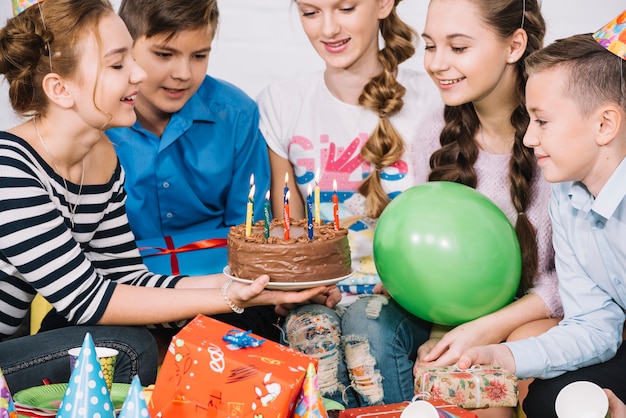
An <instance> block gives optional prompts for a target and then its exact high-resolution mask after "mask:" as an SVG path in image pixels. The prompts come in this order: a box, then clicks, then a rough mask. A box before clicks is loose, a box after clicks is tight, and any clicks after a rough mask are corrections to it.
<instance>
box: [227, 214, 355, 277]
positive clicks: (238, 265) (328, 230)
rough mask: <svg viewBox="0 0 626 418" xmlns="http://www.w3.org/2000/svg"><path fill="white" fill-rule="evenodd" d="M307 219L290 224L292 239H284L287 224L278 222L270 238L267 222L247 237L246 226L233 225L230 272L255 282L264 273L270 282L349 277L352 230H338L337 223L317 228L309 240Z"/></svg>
mask: <svg viewBox="0 0 626 418" xmlns="http://www.w3.org/2000/svg"><path fill="white" fill-rule="evenodd" d="M306 228H307V222H306V220H304V219H303V220H299V221H294V220H291V222H290V239H288V240H285V239H283V222H282V220H274V221H272V223H271V225H270V232H269V238H267V239H266V238H265V233H264V229H265V228H264V221H259V222H257V223H256V224H255V225H253V227H252V233H251V235H250V236H246V227H245V225H238V226H233V227H231V229H230V232H229V234H228V266H229V268H230V273H231V274H232V275H233V276H235V277H239V278H242V279H249V280H254V279H256V278H257V277H259V276H260V275H262V274H267V275H269V276H270V282H294V283H297V282H315V281H322V280H329V279H335V278H340V277H344V276H347V275H348V274H350V273H351V272H352V269H351V258H350V246H349V244H348V230H346V229H343V228H340V229H339V231H335V229H334V227H333V224H332V223H328V224H323V225H319V226H317V225H316V226H314V227H313V240H309V238H308V234H307V229H306Z"/></svg>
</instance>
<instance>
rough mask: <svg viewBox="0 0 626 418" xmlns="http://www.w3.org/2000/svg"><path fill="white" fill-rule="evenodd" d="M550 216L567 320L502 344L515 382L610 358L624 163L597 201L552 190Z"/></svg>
mask: <svg viewBox="0 0 626 418" xmlns="http://www.w3.org/2000/svg"><path fill="white" fill-rule="evenodd" d="M550 216H551V218H552V224H553V241H554V249H555V252H556V260H555V262H556V270H557V274H558V276H559V292H560V295H561V300H562V302H563V310H564V319H563V320H562V321H561V323H560V324H559V326H557V327H554V328H552V329H550V330H549V331H548V332H546V333H545V334H543V335H541V336H539V337H536V338H531V339H529V340H522V341H516V342H511V343H507V345H508V347H509V348H510V349H511V351H512V352H513V356H514V357H515V367H516V374H517V376H518V377H520V378H526V377H541V378H551V377H555V376H558V375H560V374H562V373H564V372H566V371H569V370H575V369H578V368H580V367H584V366H589V365H592V364H597V363H600V362H604V361H607V360H610V359H611V358H612V357H613V356H614V355H615V353H616V351H617V349H618V347H619V346H620V344H621V343H622V328H623V325H624V308H626V159H624V160H623V161H622V162H621V164H620V165H619V166H618V168H617V170H615V172H614V173H613V175H612V176H611V178H610V179H609V181H608V182H607V183H606V184H605V185H604V187H603V188H602V190H601V191H600V193H599V194H598V196H597V197H596V198H594V196H593V195H592V194H591V193H589V191H588V190H587V188H586V187H585V186H584V185H583V184H581V183H579V182H574V183H572V182H569V183H561V184H555V185H553V187H552V200H551V202H550Z"/></svg>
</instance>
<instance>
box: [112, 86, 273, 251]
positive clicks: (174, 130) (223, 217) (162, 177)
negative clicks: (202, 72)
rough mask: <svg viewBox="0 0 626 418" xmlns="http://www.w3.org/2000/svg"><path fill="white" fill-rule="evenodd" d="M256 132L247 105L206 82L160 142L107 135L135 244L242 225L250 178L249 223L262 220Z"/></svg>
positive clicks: (266, 174) (131, 132)
mask: <svg viewBox="0 0 626 418" xmlns="http://www.w3.org/2000/svg"><path fill="white" fill-rule="evenodd" d="M258 126H259V113H258V109H257V106H256V103H255V102H254V101H253V100H252V99H251V98H250V97H248V96H247V95H246V94H245V93H244V92H243V91H241V90H240V89H238V88H237V87H235V86H233V85H231V84H228V83H226V82H224V81H221V80H217V79H214V78H212V77H209V76H207V77H206V78H205V80H204V82H203V83H202V85H201V86H200V88H199V89H198V91H197V92H196V94H195V95H193V96H192V98H191V99H190V100H189V101H188V102H187V103H186V104H185V106H184V107H183V108H182V109H181V110H180V111H178V112H176V113H174V114H173V115H172V118H171V120H170V122H169V123H168V125H167V127H166V128H165V131H164V132H163V135H162V136H161V138H159V137H157V136H156V135H154V134H153V133H151V132H149V131H147V130H146V129H144V128H143V127H142V126H141V124H140V123H139V122H136V123H135V124H134V125H133V126H132V127H130V128H115V129H110V130H108V131H107V135H108V136H109V138H110V139H111V141H112V142H113V144H114V145H115V149H116V151H117V155H118V157H119V159H120V162H121V164H122V167H123V168H124V170H125V172H126V183H125V188H126V192H127V193H128V200H127V204H126V209H127V212H128V218H129V221H130V225H131V228H132V230H133V232H134V233H135V236H136V237H137V239H147V238H155V237H161V236H164V235H176V234H180V233H188V232H193V231H197V230H207V229H210V230H212V229H216V228H224V227H228V226H232V225H237V224H241V223H244V222H245V219H246V218H245V216H246V205H247V202H248V193H249V191H250V175H251V174H254V184H255V190H256V193H255V199H254V203H255V205H254V207H255V211H254V212H255V214H254V219H255V220H260V219H263V202H264V200H265V193H266V192H267V190H269V187H270V183H269V181H270V169H269V159H268V153H267V146H266V144H265V140H264V138H263V136H262V134H261V132H260V131H259V128H258Z"/></svg>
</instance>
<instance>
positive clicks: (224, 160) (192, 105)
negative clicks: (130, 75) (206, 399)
mask: <svg viewBox="0 0 626 418" xmlns="http://www.w3.org/2000/svg"><path fill="white" fill-rule="evenodd" d="M119 15H120V17H121V18H122V20H124V23H125V24H126V26H127V27H128V29H129V32H130V34H131V36H132V37H133V41H134V43H133V50H132V53H133V57H134V58H135V60H136V61H137V62H138V63H139V65H140V66H141V67H143V69H144V70H145V71H146V72H147V78H146V79H145V81H143V82H142V83H141V85H140V86H139V93H138V95H137V97H136V102H135V112H136V114H137V121H136V122H135V124H134V125H133V126H131V127H130V128H116V129H110V130H108V131H107V132H106V133H107V135H108V136H109V138H110V139H111V141H112V142H113V144H114V146H115V149H116V152H117V155H118V157H119V159H120V162H121V164H122V167H123V168H124V171H125V172H126V180H125V189H126V192H127V194H128V199H127V201H126V211H127V213H128V218H129V221H130V226H131V229H132V231H133V233H134V234H135V237H136V238H137V239H147V238H155V237H162V236H166V235H176V234H182V233H187V232H197V231H207V230H214V229H219V228H226V227H229V226H232V225H237V224H241V223H244V222H245V220H246V204H247V203H248V193H249V191H250V189H251V185H250V183H251V176H252V175H253V176H254V178H253V180H254V185H255V190H256V196H255V202H263V200H264V199H265V193H266V191H267V190H269V186H270V183H269V178H270V177H269V176H270V174H269V173H270V171H269V157H268V153H267V147H266V145H265V140H264V138H263V136H262V134H261V133H260V131H259V129H258V125H259V113H258V109H257V106H256V103H255V102H254V101H253V100H252V99H251V98H250V97H248V96H247V95H246V94H245V93H244V92H243V91H241V90H240V89H239V88H237V87H235V86H233V85H231V84H229V83H227V82H224V81H221V80H217V79H215V78H213V77H210V76H208V75H207V74H206V72H207V67H208V62H209V53H210V51H211V44H212V42H213V38H214V35H215V32H216V30H217V26H218V18H219V12H218V8H217V2H216V1H215V0H188V1H180V0H159V1H154V0H122V2H121V4H120V8H119ZM254 206H255V207H256V213H255V216H254V219H255V220H259V219H262V218H263V205H262V204H256V205H254ZM216 267H217V270H219V269H221V268H222V267H223V266H216ZM214 318H216V319H219V320H222V321H224V322H227V323H229V324H231V325H234V326H237V327H239V328H242V329H244V330H252V331H253V332H255V333H257V334H260V335H262V336H264V337H266V338H270V339H272V340H275V341H277V340H278V339H279V336H280V333H279V328H278V327H276V326H275V323H276V322H277V320H278V319H279V316H278V315H277V314H276V313H275V312H274V308H273V307H272V306H264V307H255V308H252V309H246V311H245V312H244V313H243V314H242V315H237V314H234V313H231V314H224V315H217V316H214ZM172 332H177V330H171V331H163V330H159V331H158V332H155V336H156V337H161V338H160V341H161V343H162V344H161V348H164V347H163V346H164V345H165V346H166V345H167V343H168V342H169V339H170V335H168V333H172ZM163 334H165V335H163Z"/></svg>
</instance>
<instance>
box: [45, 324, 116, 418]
mask: <svg viewBox="0 0 626 418" xmlns="http://www.w3.org/2000/svg"><path fill="white" fill-rule="evenodd" d="M68 367H69V366H68ZM96 416H98V417H100V418H114V417H115V410H114V408H113V402H111V395H110V394H109V389H108V388H107V384H106V381H105V380H104V374H103V373H102V367H100V362H99V361H98V357H97V356H96V347H95V345H94V343H93V339H92V338H91V334H90V333H87V334H85V339H84V340H83V345H82V347H81V349H80V354H79V355H78V359H77V360H76V364H75V365H74V369H73V370H72V375H71V376H70V381H69V383H68V384H67V389H66V390H65V395H64V396H63V401H62V402H61V406H60V407H59V412H58V413H57V418H78V417H96Z"/></svg>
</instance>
